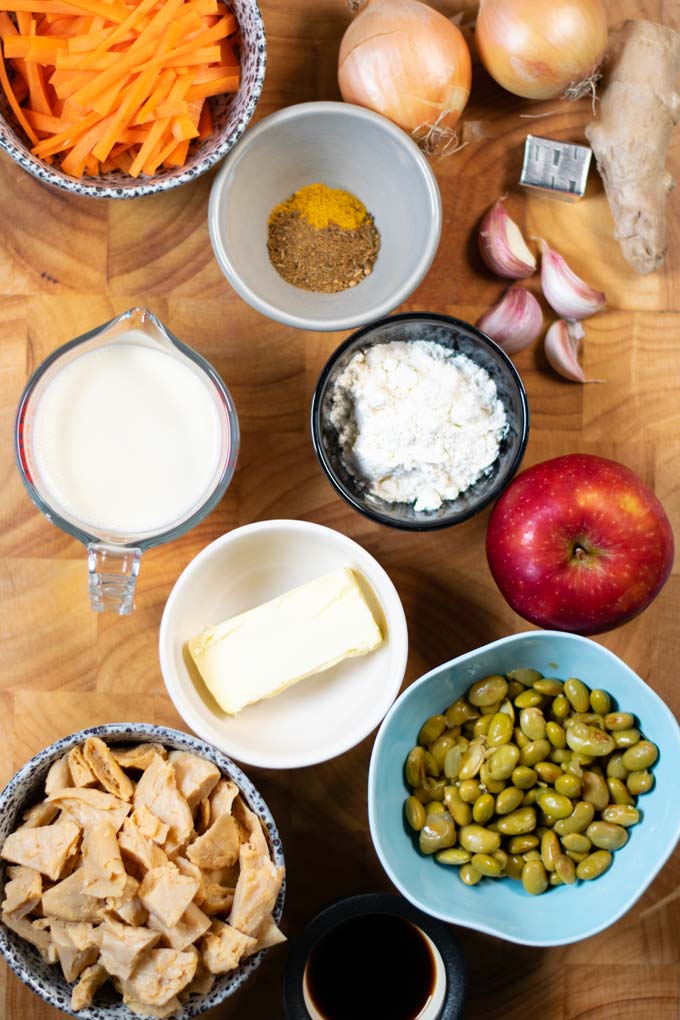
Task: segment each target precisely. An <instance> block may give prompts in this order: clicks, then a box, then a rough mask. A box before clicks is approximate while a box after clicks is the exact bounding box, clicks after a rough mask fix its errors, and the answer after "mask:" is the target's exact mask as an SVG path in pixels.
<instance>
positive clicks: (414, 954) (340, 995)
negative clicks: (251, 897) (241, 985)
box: [283, 893, 466, 1020]
mask: <svg viewBox="0 0 680 1020" xmlns="http://www.w3.org/2000/svg"><path fill="white" fill-rule="evenodd" d="M423 935H425V936H426V938H425V937H423ZM427 939H430V940H431V942H432V944H433V945H434V946H436V948H437V951H438V953H439V956H440V957H441V961H442V964H443V967H444V973H445V977H446V987H445V996H444V1002H443V1004H442V1006H441V1010H440V1012H439V1016H438V1020H461V1018H462V1016H463V1007H464V1005H465V991H466V975H465V964H464V962H463V956H462V953H461V951H460V948H459V946H458V941H457V939H456V936H455V935H454V932H453V929H452V928H451V927H450V926H449V925H445V924H442V922H441V921H438V920H436V919H435V918H433V917H430V916H429V915H427V914H425V913H423V912H422V911H421V910H418V909H417V908H416V907H414V906H413V905H412V904H411V903H409V902H408V901H407V900H406V899H404V897H402V896H395V895H393V894H390V893H364V894H361V895H357V896H350V897H347V898H346V899H341V900H337V901H336V902H335V903H332V904H331V905H330V906H328V907H326V908H325V910H322V911H321V913H320V914H317V916H316V917H315V918H314V919H313V920H312V921H310V922H309V924H308V925H307V926H306V928H305V929H304V931H303V932H302V934H301V935H300V936H299V937H298V938H297V939H296V940H295V942H294V943H293V946H292V948H291V951H290V954H289V956H288V960H287V962H286V970H285V974H284V979H283V1005H284V1015H285V1017H286V1020H310V1008H314V1011H315V1013H316V1014H317V1015H319V1016H322V1017H324V1018H325V1020H412V1018H413V1017H417V1016H418V1013H419V1012H420V1011H421V1010H422V1009H423V1007H424V1006H425V1004H426V1002H427V1000H428V998H429V997H430V995H431V994H432V993H433V991H434V986H435V974H436V970H435V962H434V958H433V954H432V949H431V948H430V945H429V944H428V941H427ZM404 958H406V962H405V959H404ZM305 975H306V976H305ZM437 979H438V980H440V978H439V976H438V975H437ZM305 992H306V996H307V1002H309V1004H310V1005H309V1008H308V1006H307V1003H306V1002H305Z"/></svg>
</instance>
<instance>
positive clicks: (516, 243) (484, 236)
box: [478, 198, 536, 280]
mask: <svg viewBox="0 0 680 1020" xmlns="http://www.w3.org/2000/svg"><path fill="white" fill-rule="evenodd" d="M478 241H479V253H480V255H481V256H482V258H483V260H484V262H485V263H486V265H487V266H488V267H489V269H490V270H491V272H492V273H496V275H497V276H503V277H505V278H506V279H507V280H521V279H524V278H525V277H527V276H531V275H532V273H534V272H535V271H536V259H535V257H534V256H533V255H532V254H531V252H530V251H529V249H528V247H527V243H526V241H525V240H524V238H523V237H522V231H521V230H520V229H519V227H518V226H517V224H516V223H515V221H514V220H513V219H511V218H510V216H508V214H507V212H506V211H505V207H504V205H503V199H502V198H499V199H498V201H497V202H495V203H494V205H492V206H491V208H490V209H489V211H488V213H487V214H486V216H485V217H484V219H483V220H482V222H481V225H480V228H479V237H478Z"/></svg>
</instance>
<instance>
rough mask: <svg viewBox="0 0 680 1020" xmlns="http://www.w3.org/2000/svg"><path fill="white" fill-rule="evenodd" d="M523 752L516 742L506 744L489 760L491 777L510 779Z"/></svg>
mask: <svg viewBox="0 0 680 1020" xmlns="http://www.w3.org/2000/svg"><path fill="white" fill-rule="evenodd" d="M521 753H522V752H520V751H519V749H518V748H517V747H516V746H515V745H514V744H504V745H503V747H499V748H498V750H497V751H494V753H493V754H492V755H491V757H490V758H489V760H488V762H487V766H488V770H489V776H490V777H491V779H496V780H499V779H509V778H510V776H511V775H512V773H513V770H514V769H515V767H516V765H517V763H518V761H519V760H520V757H521Z"/></svg>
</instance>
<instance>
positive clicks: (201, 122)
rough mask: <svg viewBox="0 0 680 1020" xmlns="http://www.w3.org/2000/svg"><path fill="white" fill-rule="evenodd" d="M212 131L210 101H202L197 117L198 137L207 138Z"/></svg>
mask: <svg viewBox="0 0 680 1020" xmlns="http://www.w3.org/2000/svg"><path fill="white" fill-rule="evenodd" d="M212 133H213V121H212V113H211V111H210V103H206V102H204V103H203V105H202V106H201V115H200V117H199V118H198V137H199V138H201V139H203V138H209V137H210V135H211V134H212Z"/></svg>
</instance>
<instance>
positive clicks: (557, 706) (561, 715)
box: [552, 694, 569, 722]
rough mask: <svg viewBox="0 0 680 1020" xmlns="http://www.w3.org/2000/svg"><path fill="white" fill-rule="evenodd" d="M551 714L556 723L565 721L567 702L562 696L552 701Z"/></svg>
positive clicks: (567, 711) (559, 695)
mask: <svg viewBox="0 0 680 1020" xmlns="http://www.w3.org/2000/svg"><path fill="white" fill-rule="evenodd" d="M552 714H553V716H554V717H555V719H556V720H557V721H558V722H559V721H561V720H562V719H566V718H567V716H568V715H569V702H568V701H567V699H566V697H565V696H564V694H558V695H557V697H556V698H555V700H554V701H553V703H552Z"/></svg>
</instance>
